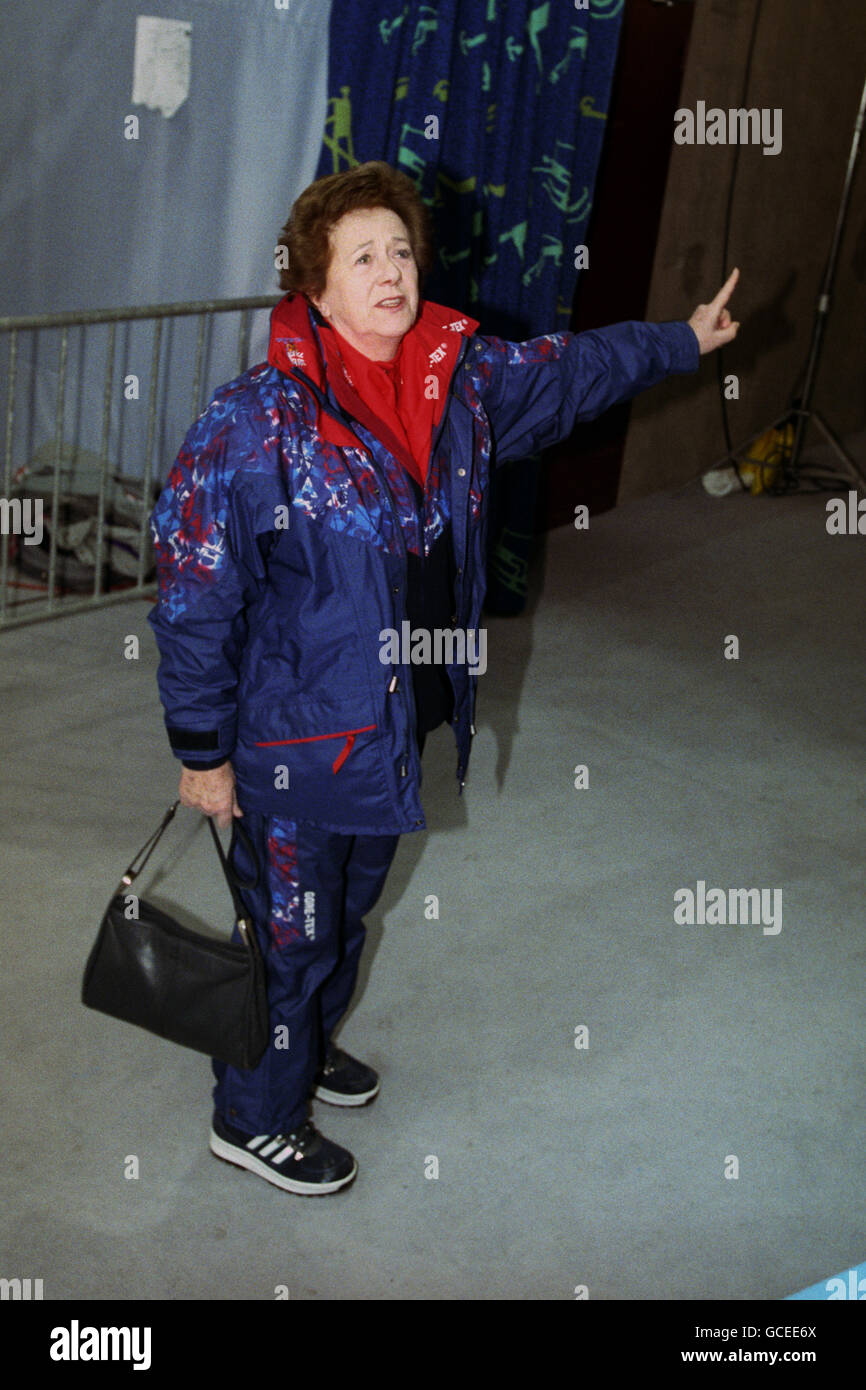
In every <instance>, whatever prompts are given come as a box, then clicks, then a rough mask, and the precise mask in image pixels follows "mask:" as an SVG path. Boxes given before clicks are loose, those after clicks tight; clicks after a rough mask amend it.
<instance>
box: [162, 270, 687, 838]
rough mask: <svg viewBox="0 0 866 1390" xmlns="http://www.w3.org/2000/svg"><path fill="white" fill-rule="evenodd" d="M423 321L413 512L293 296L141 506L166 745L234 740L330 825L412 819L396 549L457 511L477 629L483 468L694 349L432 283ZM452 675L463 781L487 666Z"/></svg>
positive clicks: (243, 775) (207, 748)
mask: <svg viewBox="0 0 866 1390" xmlns="http://www.w3.org/2000/svg"><path fill="white" fill-rule="evenodd" d="M421 320H423V325H424V329H425V331H426V332H428V333H429V332H430V331H431V330H432V331H433V332H434V334H435V335H437V336H438V337H439V338H441V346H440V347H439V348H438V349H437V350H436V351H434V352H433V353H432V354H431V361H430V369H431V373H434V374H435V373H438V377H437V382H438V383H439V384H441V388H442V392H443V397H442V408H441V413H440V417H439V420H438V424H437V425H436V428H435V431H434V436H433V442H432V449H431V456H430V463H429V471H428V477H427V482H426V487H425V493H424V508H423V517H422V516H421V515H420V513H419V510H418V505H417V503H416V502H415V500H414V499H413V496H412V491H411V487H410V483H409V480H408V478H407V476H406V473H405V470H404V469H403V468H402V467H401V466H400V465H399V464H398V463H397V462H396V460H395V458H394V454H393V452H392V451H391V450H389V448H388V447H387V446H386V444H385V443H383V442H382V440H381V439H380V438H378V437H377V434H376V432H375V428H374V427H375V421H371V420H370V419H368V420H367V421H366V422H363V421H362V420H361V419H360V418H358V416H359V415H360V413H362V412H358V414H354V415H353V414H352V412H351V411H349V410H348V409H347V408H346V406H345V403H342V404H341V396H342V399H343V402H345V396H344V395H343V393H341V392H340V391H339V390H338V389H337V383H335V382H334V381H333V380H329V376H328V371H327V364H326V356H325V352H324V348H323V344H322V341H321V338H320V327H319V324H320V322H321V321H317V315H316V313H315V311H314V310H313V309H311V308H310V306H309V305H308V304H307V301H306V300H305V299H303V297H301V296H298V295H294V296H292V295H289V296H286V297H285V298H284V299H283V300H281V301H280V303H279V304H278V305H277V306H276V307H275V309H274V311H273V313H272V316H271V345H270V349H269V354H268V361H267V362H262V363H259V364H258V365H256V366H254V367H252V368H250V369H249V370H248V371H246V372H244V373H243V374H242V375H241V376H238V377H237V378H235V380H233V381H230V382H228V383H226V384H225V385H224V386H221V387H220V388H219V389H218V390H217V391H216V392H215V394H214V396H213V399H212V400H211V402H210V404H209V405H208V406H207V408H206V409H205V410H204V411H203V412H202V414H201V415H200V416H199V418H198V419H197V420H196V421H195V423H194V424H193V425H192V427H191V428H190V430H189V432H188V433H187V436H186V438H185V440H184V443H183V445H182V447H181V449H180V452H179V454H178V456H177V459H176V460H175V462H174V464H173V466H172V469H171V472H170V474H169V477H168V480H167V483H166V485H165V487H164V489H163V491H162V492H161V494H160V496H159V498H158V500H157V503H156V505H155V507H154V509H153V512H152V514H151V533H152V536H153V541H154V546H155V550H156V558H157V576H158V598H157V602H156V604H155V606H154V608H153V609H152V611H151V613H150V614H149V622H150V623H151V626H152V628H153V631H154V634H155V636H156V641H157V644H158V647H159V651H160V662H159V669H158V676H157V679H158V684H159V693H160V698H161V700H162V704H163V707H164V711H165V723H166V729H167V732H168V737H169V742H170V745H171V748H172V750H173V752H174V753H175V755H176V756H177V757H178V758H180V759H182V760H183V761H184V762H185V763H187V764H189V763H190V762H196V761H200V762H201V763H202V765H205V766H207V765H211V766H213V765H215V763H216V761H218V760H219V759H220V758H229V759H230V760H231V764H232V767H233V769H234V772H235V776H236V779H237V796H238V801H239V804H240V806H241V808H242V809H246V808H249V809H250V810H255V811H259V812H262V813H264V814H267V815H275V816H282V817H286V818H288V819H292V820H300V821H307V822H310V823H313V824H316V825H319V826H322V827H324V828H326V829H330V830H333V831H336V832H339V833H342V834H365V833H366V834H400V833H403V832H405V831H411V830H419V829H422V828H423V827H424V826H425V824H426V822H425V818H424V810H423V807H422V804H421V796H420V791H421V763H420V758H419V755H418V750H417V741H416V738H415V727H416V720H415V705H414V695H413V688H412V678H411V668H410V666H409V665H408V664H407V665H400V664H390V662H389V664H387V665H385V664H383V660H382V659H381V652H382V635H383V633H384V632H385V631H387V630H392V631H396V632H397V633H401V632H403V631H404V629H403V627H402V624H403V622H404V621H405V619H406V608H405V603H406V575H407V547H408V548H409V549H414V550H416V551H417V552H418V553H420V554H422V555H423V554H425V553H426V552H427V551H428V550H429V548H430V546H431V545H432V544H433V542H434V541H435V539H436V538H437V537H438V536H439V535H440V534H441V533H442V532H443V530H444V529H445V528H446V527H450V530H451V540H452V546H453V575H452V582H453V592H454V606H455V612H454V614H453V615H452V621H453V625H454V626H455V627H456V628H458V629H463V630H464V632H470V631H471V632H477V630H478V628H479V625H480V621H481V610H482V603H483V599H484V593H485V564H486V516H487V503H488V496H489V489H490V471H491V469H492V468H494V467H496V466H499V465H501V464H503V463H506V462H508V461H509V460H510V459H517V458H523V457H525V456H526V455H528V454H532V453H535V452H536V451H538V450H541V449H544V448H545V447H547V446H548V445H551V444H555V443H556V442H557V441H558V440H560V439H563V438H565V437H567V436H568V435H569V434H570V432H571V430H572V428H573V426H574V425H575V423H576V422H578V421H582V420H591V419H594V418H595V417H596V416H598V415H600V414H601V413H602V412H603V411H604V410H607V409H608V408H609V407H610V406H612V405H614V404H616V403H617V402H618V401H623V400H627V399H629V398H630V397H632V396H634V395H636V394H637V393H638V392H639V391H643V390H645V389H646V388H648V387H650V386H652V385H654V384H655V383H657V382H659V381H661V380H662V379H663V378H664V377H666V376H668V375H669V374H670V373H673V372H691V371H694V370H696V368H697V366H698V362H699V356H700V353H699V346H698V340H697V337H696V335H695V333H694V331H693V330H692V328H691V326H690V325H689V324H688V323H686V322H684V321H676V322H667V323H641V322H625V323H617V324H614V325H612V326H610V327H607V328H603V329H593V330H591V331H589V332H583V333H577V334H575V333H569V332H562V333H554V334H549V335H546V336H543V337H538V338H533V339H530V340H528V341H526V342H507V341H504V340H502V339H500V338H496V337H490V336H485V335H482V334H480V333H479V332H478V331H477V329H478V324H477V323H476V322H475V321H474V320H472V319H470V318H468V317H466V316H462V317H461V316H459V315H457V314H456V313H455V312H454V311H453V310H451V309H448V308H445V307H443V306H441V305H435V304H432V303H431V302H430V301H422V306H421V318H420V319H419V321H421ZM275 364H279V365H275ZM332 375H333V374H332ZM413 525H414V526H415V528H416V534H414V535H413ZM407 538H408V539H407ZM399 655H402V656H405V655H406V652H405V650H403V651H402V652H401V653H399ZM448 674H449V677H450V680H451V684H452V687H453V692H454V709H453V718H452V728H453V732H454V738H455V741H456V745H457V782H458V787H459V788H460V789H462V786H463V784H464V782H465V778H466V769H467V767H468V764H469V756H470V748H471V742H472V737H473V734H474V732H475V728H474V717H475V699H476V694H477V681H478V676H477V675H475V674H473V673H472V671H471V670H470V669H469V668H468V667H467V665H466V664H460V663H458V662H455V663H454V664H452V665H449V666H448Z"/></svg>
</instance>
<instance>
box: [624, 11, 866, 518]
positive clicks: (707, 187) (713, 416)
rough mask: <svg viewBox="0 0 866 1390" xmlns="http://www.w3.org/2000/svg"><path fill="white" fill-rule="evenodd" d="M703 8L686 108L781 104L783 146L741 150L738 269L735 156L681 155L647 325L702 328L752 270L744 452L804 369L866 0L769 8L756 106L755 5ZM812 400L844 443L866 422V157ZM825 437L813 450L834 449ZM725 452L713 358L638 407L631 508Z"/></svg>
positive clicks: (630, 443)
mask: <svg viewBox="0 0 866 1390" xmlns="http://www.w3.org/2000/svg"><path fill="white" fill-rule="evenodd" d="M759 3H761V0H698V3H697V5H696V10H695V16H694V24H693V27H692V36H691V44H690V48H689V55H688V60H687V66H686V74H685V79H684V84H683V90H682V96H681V99H680V106H681V107H689V108H691V109H692V110H695V108H696V106H697V102H698V101H699V100H702V101H705V102H706V104H707V106H708V107H710V106H718V107H723V108H725V110H727V109H728V108H730V107H739V106H740V105H745V106H748V107H758V108H761V107H767V108H771V109H772V108H775V107H781V108H782V111H783V116H782V136H783V138H782V149H781V153H779V154H778V155H775V156H774V155H764V154H763V153H762V150H761V147H760V146H754V145H743V146H741V147H740V151H739V161H738V166H737V174H736V182H735V188H734V201H733V213H732V221H731V235H730V250H729V254H728V258H727V262H728V263H727V265H723V264H722V255H723V237H724V222H725V209H726V205H727V199H728V191H729V184H730V179H731V172H732V169H733V166H734V159H735V155H736V147H735V146H733V145H676V144H673V131H672V132H671V140H672V144H673V151H672V157H671V163H670V169H669V174H668V181H667V188H666V193H665V202H664V208H663V213H662V221H661V227H660V231H659V239H658V243H657V247H656V255H655V262H654V267H653V276H652V283H651V288H650V299H649V304H648V307H647V314H646V317H647V318H648V319H670V318H680V317H682V318H688V317H689V315H690V314H691V312H692V310H693V309H694V307H695V305H696V304H697V303H699V302H705V301H706V300H708V299H709V298H711V297H712V295H713V294H715V292H716V290H717V289H718V288H719V287H720V286H721V284H722V282H723V280H724V278H725V275H726V273H727V271H728V270H729V269H731V268H733V266H735V265H738V266H739V267H740V270H741V278H740V286H739V288H738V290H737V292H736V294H735V295H734V298H733V301H732V304H731V308H732V312H733V314H734V317H735V318H737V319H739V320H741V322H742V328H741V330H740V334H739V336H738V338H737V339H736V341H735V342H734V343H733V344H732V345H731V346H730V347H729V348H727V349H726V350H725V351H724V353H723V354H722V363H723V368H724V372H725V373H726V374H727V373H731V372H733V373H736V374H737V375H738V377H739V379H740V399H739V400H738V401H731V402H730V403H729V407H728V408H729V418H730V429H731V435H732V439H733V442H734V444H738V443H740V442H741V441H742V440H744V439H745V438H747V437H748V436H749V435H750V434H752V433H754V431H755V430H757V429H759V428H760V427H761V426H762V425H764V424H770V423H771V422H772V421H773V420H774V419H775V418H776V417H777V416H778V415H780V414H781V413H782V411H783V410H784V408H785V406H786V404H787V401H788V397H789V395H790V392H791V390H792V388H793V386H794V384H795V382H796V379H797V376H798V374H799V372H800V369H801V367H802V365H803V364H804V362H805V358H806V353H807V350H808V345H809V340H810V335H811V328H812V319H813V314H814V310H815V304H816V300H817V295H818V290H819V287H820V283H821V279H822V275H823V271H824V266H825V264H826V259H827V254H828V251H829V247H830V241H831V237H832V233H833V228H834V226H835V220H836V212H837V208H838V204H839V198H840V195H841V191H842V184H843V180H844V176H845V170H846V167H847V162H848V154H849V150H850V144H851V136H852V132H853V127H854V119H855V116H856V113H857V109H858V105H859V101H860V95H861V92H862V88H863V81H864V76H866V3H864V0H833V3H832V4H828V3H822V0H763V3H762V8H761V14H760V19H759V23H758V30H757V36H756V42H755V48H754V56H753V60H752V68H751V76H750V80H749V85H748V93H747V97H746V100H745V101H743V99H742V98H743V81H744V76H745V71H746V62H747V54H748V47H749V39H750V35H751V32H752V25H753V19H754V15H755V10H756V5H757V4H759ZM813 403H814V405H815V406H816V407H817V408H818V409H819V410H820V411H821V413H822V414H823V415H824V416H825V418H826V419H827V420H828V421H829V423H830V424H831V425H832V426H833V427H834V428H835V429H836V430H837V431H838V432H840V433H841V434H843V435H844V434H850V433H853V432H855V431H856V430H858V429H861V428H862V427H863V426H864V424H866V150H864V151H861V157H860V161H859V166H858V169H857V171H856V174H855V180H854V189H853V194H852V200H851V207H850V210H849V214H848V223H847V227H846V232H845V236H844V239H843V242H842V249H841V256H840V260H839V267H838V273H837V280H836V289H835V294H834V304H833V310H832V314H831V318H830V323H829V328H828V332H827V337H826V342H825V347H824V354H823V357H822V361H821V367H820V371H819V375H818V380H817V387H816V391H815V396H814V402H813ZM820 440H821V436H820V435H819V433H818V431H817V429H816V428H814V427H813V428H812V429H810V431H809V434H808V437H807V446H808V445H809V444H814V443H816V442H820ZM725 452H726V444H725V439H724V434H723V431H722V423H721V406H720V386H719V380H718V376H717V368H716V362H715V359H714V357H713V356H710V357H704V358H702V360H701V368H700V371H699V372H698V373H696V374H695V375H694V376H691V377H679V378H673V379H671V380H670V381H668V382H665V383H664V384H663V385H661V386H659V387H657V388H655V389H654V390H653V391H651V392H648V393H647V394H645V395H643V396H641V397H639V398H638V399H637V400H636V401H635V402H634V405H633V408H632V413H631V419H630V425H629V431H628V436H627V439H626V448H625V455H624V458H623V467H622V474H621V478H620V487H619V493H618V497H617V500H618V502H623V501H626V500H628V499H630V498H634V497H639V496H642V495H645V494H647V493H650V492H653V491H656V490H657V489H659V488H664V487H667V486H670V485H671V484H676V483H678V482H684V481H686V480H688V479H689V478H692V477H695V476H697V475H699V474H700V473H701V472H703V471H704V470H705V469H706V468H708V467H710V466H711V465H712V464H713V463H714V462H715V461H716V460H717V459H719V458H720V457H721V456H722V455H723V454H725Z"/></svg>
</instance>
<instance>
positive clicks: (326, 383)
mask: <svg viewBox="0 0 866 1390" xmlns="http://www.w3.org/2000/svg"><path fill="white" fill-rule="evenodd" d="M319 324H321V325H323V329H322V331H323V332H325V331H328V330H327V329H326V328H325V327H324V325H325V320H324V319H322V317H321V315H320V314H319V313H318V312H317V310H316V309H315V308H314V307H313V306H312V305H310V304H308V302H307V300H306V299H305V298H304V296H303V295H300V294H287V295H285V296H284V298H283V299H281V300H280V301H279V303H278V304H275V305H274V308H273V309H272V311H271V323H270V342H269V346H268V362H269V363H270V365H271V366H272V367H276V368H277V369H278V371H281V372H283V373H284V374H285V375H286V376H288V377H292V378H293V379H294V380H295V381H298V382H299V383H302V382H303V378H302V377H301V376H300V375H297V374H296V373H303V375H304V376H306V377H308V378H309V379H310V380H311V381H312V382H313V383H314V385H315V386H317V387H318V388H319V390H320V391H322V392H324V393H325V394H327V393H328V388H329V387H330V388H331V391H332V393H333V396H334V398H335V399H336V401H337V402H338V403H339V404H340V405H343V406H344V408H345V409H346V410H347V411H348V412H349V413H350V414H353V415H356V417H357V418H359V419H361V415H360V414H359V413H358V410H357V406H358V403H359V402H358V397H357V396H356V394H355V392H354V391H353V390H352V388H351V384H350V383H349V382H348V381H347V380H346V379H344V378H343V377H342V374H341V373H339V372H334V371H332V372H331V373H330V374H329V372H328V364H327V357H326V353H325V349H324V347H323V344H322V337H321V333H320V331H319V328H318V326H317V325H319ZM478 328H479V322H478V320H477V319H473V318H471V317H470V316H469V315H468V314H458V313H457V312H456V311H455V310H454V309H449V308H447V307H446V306H445V305H442V304H436V303H434V302H433V301H432V300H429V299H424V300H422V301H421V305H420V312H419V314H418V317H417V318H416V320H415V323H414V324H413V326H412V328H410V330H409V332H408V333H407V334H406V338H409V337H410V336H411V337H412V339H413V348H415V349H416V351H415V353H414V354H413V355H414V356H415V357H416V360H425V372H426V375H427V376H432V377H435V379H436V381H437V383H438V389H437V392H436V393H435V396H434V398H435V399H436V400H437V401H438V409H437V412H436V415H437V420H438V418H440V417H441V414H442V411H443V409H444V405H445V400H446V398H447V394H448V387H449V385H450V383H451V376H452V374H453V371H454V367H455V364H456V362H457V358H458V355H459V353H460V345H461V339H462V338H471V337H472V335H473V334H474V333H475V332H477V330H478ZM405 341H406V339H405V338H404V343H405ZM422 389H423V386H422ZM362 423H364V424H367V425H368V427H370V424H369V422H368V421H367V420H363V421H362ZM317 427H318V429H319V430H320V432H321V433H322V434H323V435H324V437H325V438H326V439H328V440H329V441H330V442H332V443H334V444H340V445H343V446H345V445H348V444H357V442H358V441H357V438H356V437H355V435H354V434H352V433H351V432H350V431H349V430H347V429H346V428H345V426H342V425H340V423H339V421H337V420H334V419H333V417H331V416H329V415H328V414H327V413H326V412H324V411H320V412H319V418H318V421H317ZM372 432H373V433H376V432H377V431H376V430H375V429H373V430H372ZM383 442H384V441H383Z"/></svg>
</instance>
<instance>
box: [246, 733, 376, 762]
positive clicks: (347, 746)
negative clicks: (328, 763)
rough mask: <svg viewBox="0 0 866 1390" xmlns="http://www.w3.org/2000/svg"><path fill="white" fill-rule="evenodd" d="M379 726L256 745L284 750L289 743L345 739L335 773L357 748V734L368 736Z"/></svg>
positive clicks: (336, 760)
mask: <svg viewBox="0 0 866 1390" xmlns="http://www.w3.org/2000/svg"><path fill="white" fill-rule="evenodd" d="M376 727H377V726H376V725H375V724H365V725H364V727H363V728H362V729H341V730H339V731H338V732H337V733H335V734H309V735H308V736H307V737H306V738H275V739H272V740H271V741H270V742H269V743H256V744H255V745H254V746H255V747H256V748H284V747H285V746H286V744H289V743H318V742H320V741H321V740H322V739H325V738H344V739H345V740H346V742H345V743H344V744H343V747H342V748H341V749H340V751H339V753H338V754H337V756H336V758H335V759H334V771H335V772H339V771H340V768H341V767H342V766H343V763H344V762H345V761H346V759H347V758H348V756H349V754H350V753H351V751H352V749H353V748H354V746H355V736H356V734H367V733H369V732H370V731H371V730H372V729H375V728H376Z"/></svg>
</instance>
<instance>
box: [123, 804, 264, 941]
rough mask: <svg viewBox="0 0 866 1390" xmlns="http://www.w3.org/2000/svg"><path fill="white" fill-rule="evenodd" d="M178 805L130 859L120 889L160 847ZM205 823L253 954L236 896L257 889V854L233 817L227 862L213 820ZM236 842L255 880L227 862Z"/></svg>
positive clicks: (245, 917) (253, 937)
mask: <svg viewBox="0 0 866 1390" xmlns="http://www.w3.org/2000/svg"><path fill="white" fill-rule="evenodd" d="M179 805H180V802H179V801H175V802H174V804H173V805H172V806H169V808H168V810H167V811H166V813H165V815H164V816H163V818H162V820H161V821H160V823H159V825H158V826H157V828H156V830H154V832H153V834H152V835H151V836H150V837H149V838H148V839H147V840H145V842H144V844H143V845H142V847H141V849H140V850H139V851H138V854H136V855H134V856H133V859H132V863H131V864H130V865H129V868H128V869H127V870H126V873H125V874H124V875H123V876H122V878H121V880H120V883H121V884H122V885H124V886H126V887H129V885H130V884H131V883H132V882H133V880H134V879H136V878H138V875H139V874H140V873H141V871H142V869H143V868H144V866H145V864H146V863H147V861H148V859H149V858H150V856H151V855H152V854H153V851H154V850H155V849H156V847H157V845H158V844H159V841H160V839H161V837H162V835H163V833H164V831H165V829H166V827H167V826H168V825H169V824H170V822H171V821H172V820H173V819H174V813H175V811H176V810H177V808H178V806H179ZM205 820H206V821H207V823H208V825H209V826H210V832H211V835H212V836H213V841H214V844H215V845H216V851H217V854H218V855H219V860H220V864H221V865H222V870H223V873H224V875H225V880H226V883H227V884H228V889H229V892H230V893H231V895H232V903H233V904H234V909H235V917H236V919H237V924H238V929H239V930H240V933H241V936H242V937H243V939H244V941H245V942H246V944H247V945H248V946H249V947H250V949H251V950H253V951H256V950H257V949H258V943H257V941H256V934H255V931H253V930H252V929H251V928H252V923H251V920H250V914H249V913H248V912H247V910H246V908H245V907H244V905H243V902H242V901H241V897H240V894H239V893H238V889H239V888H256V887H257V886H258V883H259V878H260V876H261V870H260V868H259V862H258V859H257V857H256V852H255V849H254V847H253V843H252V840H251V839H250V836H249V834H248V833H247V831H246V830H245V828H244V827H243V826H242V825H241V824H240V820H239V818H238V817H234V819H233V821H232V838H231V842H230V844H229V856H228V858H227V857H226V853H225V850H224V849H223V847H222V841H221V840H220V837H219V835H218V834H217V832H216V826H215V825H214V823H213V818H212V817H211V816H205ZM238 840H242V841H243V846H244V851H245V853H246V855H247V858H248V859H249V861H250V863H251V864H252V866H253V875H254V876H253V877H252V878H251V879H248V880H244V879H242V878H240V876H239V875H238V872H237V870H236V869H235V867H234V865H233V864H232V863H231V862H230V859H231V857H232V855H233V853H234V848H235V844H236V842H237V841H238ZM141 855H144V858H143V859H142V860H141V863H140V864H138V865H137V866H136V860H137V859H139V858H140V857H141Z"/></svg>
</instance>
